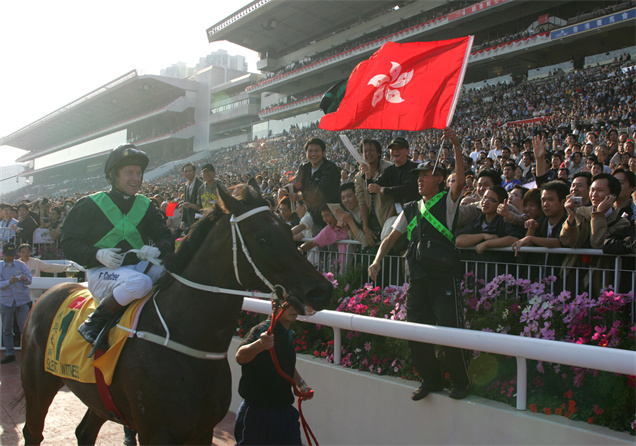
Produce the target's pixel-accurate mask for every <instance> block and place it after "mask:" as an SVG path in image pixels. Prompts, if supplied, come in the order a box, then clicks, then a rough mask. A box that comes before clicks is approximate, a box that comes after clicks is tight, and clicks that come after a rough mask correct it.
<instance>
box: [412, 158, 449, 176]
mask: <svg viewBox="0 0 636 446" xmlns="http://www.w3.org/2000/svg"><path fill="white" fill-rule="evenodd" d="M433 168H435V172H433V174H438V175H442V176H444V177H445V176H446V175H447V174H448V172H447V171H446V167H444V165H443V164H442V163H437V167H435V163H434V162H433V161H426V162H424V163H420V164H419V166H417V167H416V168H415V169H413V170H411V175H419V173H420V172H428V171H429V170H433Z"/></svg>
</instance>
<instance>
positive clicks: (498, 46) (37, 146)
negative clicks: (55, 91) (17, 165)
mask: <svg viewBox="0 0 636 446" xmlns="http://www.w3.org/2000/svg"><path fill="white" fill-rule="evenodd" d="M635 19H636V8H634V7H633V3H630V2H607V1H575V0H556V1H552V2H543V1H541V2H539V1H535V0H481V1H475V2H466V1H448V0H427V1H421V0H418V1H416V0H399V1H398V0H392V1H387V0H333V1H329V2H310V1H307V2H299V1H294V0H255V1H253V2H252V3H250V4H249V5H247V6H245V7H244V8H242V9H240V10H238V11H236V12H235V13H234V14H231V15H230V16H228V17H226V18H225V19H223V20H222V21H220V22H218V23H216V24H213V25H212V26H211V27H210V28H208V29H207V36H208V40H209V41H210V42H213V41H219V40H227V41H230V42H232V43H236V44H238V45H241V46H243V47H245V48H248V49H251V50H254V51H256V52H258V53H259V57H260V60H259V61H258V63H257V68H258V69H259V70H260V71H261V73H260V74H255V73H247V72H246V71H245V69H244V68H245V61H244V58H242V56H231V55H229V54H227V53H226V52H224V51H217V52H214V53H212V54H210V55H208V56H206V57H202V58H201V60H200V62H199V64H198V65H197V67H196V70H194V72H193V73H191V74H190V72H189V71H188V70H189V69H188V68H187V67H186V66H185V64H180V63H178V64H175V65H173V66H172V67H170V68H166V70H165V72H164V75H163V76H156V75H138V74H137V72H136V71H131V72H129V73H126V74H124V75H122V76H121V77H119V78H117V79H114V80H113V81H111V82H109V83H108V84H106V85H102V86H100V87H98V88H96V89H95V90H93V91H91V92H89V93H87V94H86V95H84V96H82V97H81V98H78V99H77V100H75V101H73V102H72V103H70V104H68V105H66V106H64V107H61V108H60V109H58V110H55V111H53V112H52V113H50V114H48V115H46V116H44V117H42V118H40V119H39V120H37V121H35V122H33V123H31V124H29V125H27V126H25V127H24V128H22V129H19V130H17V131H15V132H13V133H12V134H10V135H7V136H4V137H2V138H0V145H9V146H13V147H17V148H20V149H23V150H27V151H28V153H27V154H26V155H24V156H23V157H21V158H20V161H23V162H26V163H28V168H27V169H26V171H25V172H24V173H22V174H21V175H22V176H23V177H24V178H25V179H28V180H29V181H30V182H31V183H32V184H35V185H57V184H59V187H57V189H55V190H56V191H57V192H58V193H62V194H63V193H64V192H63V191H64V189H65V186H64V185H65V182H69V181H81V180H85V181H88V182H91V181H93V182H94V180H95V179H96V178H103V171H102V165H103V162H104V160H105V158H106V155H107V153H108V151H109V150H111V149H112V148H113V147H114V146H116V145H118V144H122V143H125V142H132V143H134V144H136V145H138V146H139V147H140V148H141V149H143V150H145V151H146V152H148V154H149V155H150V158H151V160H152V164H151V166H150V169H153V168H155V167H157V166H159V165H161V164H164V163H166V162H169V161H174V160H182V159H185V158H188V157H191V156H193V155H195V154H197V153H200V152H205V151H210V150H212V151H213V150H218V149H221V148H229V147H233V146H235V145H237V144H241V143H246V142H249V141H252V140H254V139H255V138H263V137H269V136H275V135H279V134H282V133H283V132H284V131H288V130H289V129H290V128H291V127H293V126H298V127H306V126H308V125H310V124H313V123H316V122H317V121H318V120H319V119H320V118H321V117H322V116H323V113H322V111H320V110H319V108H318V104H319V103H320V100H321V97H322V94H323V93H324V92H325V91H327V90H328V89H329V88H330V87H331V86H332V85H333V84H335V83H336V82H338V81H340V80H342V79H346V78H348V76H349V75H350V73H351V71H352V70H353V68H354V67H355V66H356V65H357V64H358V63H359V62H361V61H362V60H365V59H367V58H369V57H370V56H371V55H372V54H373V53H374V52H375V51H377V50H378V49H379V48H380V47H381V46H382V45H383V44H384V43H386V42H388V41H394V42H411V41H431V40H441V39H450V38H455V37H459V36H463V35H467V34H472V35H474V36H475V39H474V46H473V51H472V55H471V57H470V59H469V64H468V69H467V73H466V77H465V80H464V86H465V88H467V89H469V88H481V87H483V86H485V85H487V84H488V85H493V84H496V83H499V82H505V83H510V82H519V81H521V80H523V79H537V78H542V77H547V76H549V75H550V73H551V72H553V71H554V70H556V69H559V70H564V71H565V72H568V71H571V70H574V69H581V68H584V67H588V66H595V65H597V64H605V63H610V62H613V61H614V60H616V59H618V58H619V57H622V56H623V55H624V54H629V55H631V57H632V60H634V56H636V47H635V46H634V35H635V31H636V25H635V24H636V20H635ZM204 65H207V66H205V67H204ZM183 76H185V77H183ZM484 100H486V99H484Z"/></svg>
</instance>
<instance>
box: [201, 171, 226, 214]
mask: <svg viewBox="0 0 636 446" xmlns="http://www.w3.org/2000/svg"><path fill="white" fill-rule="evenodd" d="M201 178H202V179H203V184H202V185H201V187H199V193H198V196H197V207H198V208H199V212H202V211H204V210H205V209H207V208H211V207H212V206H214V203H216V200H218V199H219V198H218V197H219V188H221V189H223V190H225V186H223V185H222V184H221V183H220V182H219V181H217V180H216V169H214V166H213V165H212V164H210V163H208V164H204V165H203V166H202V167H201Z"/></svg>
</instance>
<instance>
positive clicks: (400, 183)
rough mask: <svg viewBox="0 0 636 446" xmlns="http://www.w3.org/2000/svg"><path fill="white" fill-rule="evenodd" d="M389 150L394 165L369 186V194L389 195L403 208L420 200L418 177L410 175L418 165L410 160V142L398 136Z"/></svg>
mask: <svg viewBox="0 0 636 446" xmlns="http://www.w3.org/2000/svg"><path fill="white" fill-rule="evenodd" d="M389 150H390V151H391V159H393V163H394V164H393V166H389V167H387V168H386V169H384V172H383V173H382V175H380V178H378V179H377V181H376V182H375V184H373V183H372V184H369V187H368V188H369V193H371V194H385V195H389V196H391V197H392V198H393V200H394V201H395V202H396V203H400V204H401V205H402V206H404V204H405V203H408V202H409V201H417V200H419V199H420V195H419V194H418V192H417V177H415V176H412V175H409V174H410V172H411V171H412V170H413V169H415V168H416V167H417V166H418V164H417V163H415V162H413V161H411V160H410V159H409V143H408V141H407V140H406V139H404V138H402V137H401V136H398V137H397V138H395V139H393V141H391V144H389Z"/></svg>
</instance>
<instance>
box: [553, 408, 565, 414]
mask: <svg viewBox="0 0 636 446" xmlns="http://www.w3.org/2000/svg"><path fill="white" fill-rule="evenodd" d="M554 413H555V414H556V415H563V409H561V408H560V407H557V408H556V409H554Z"/></svg>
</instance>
